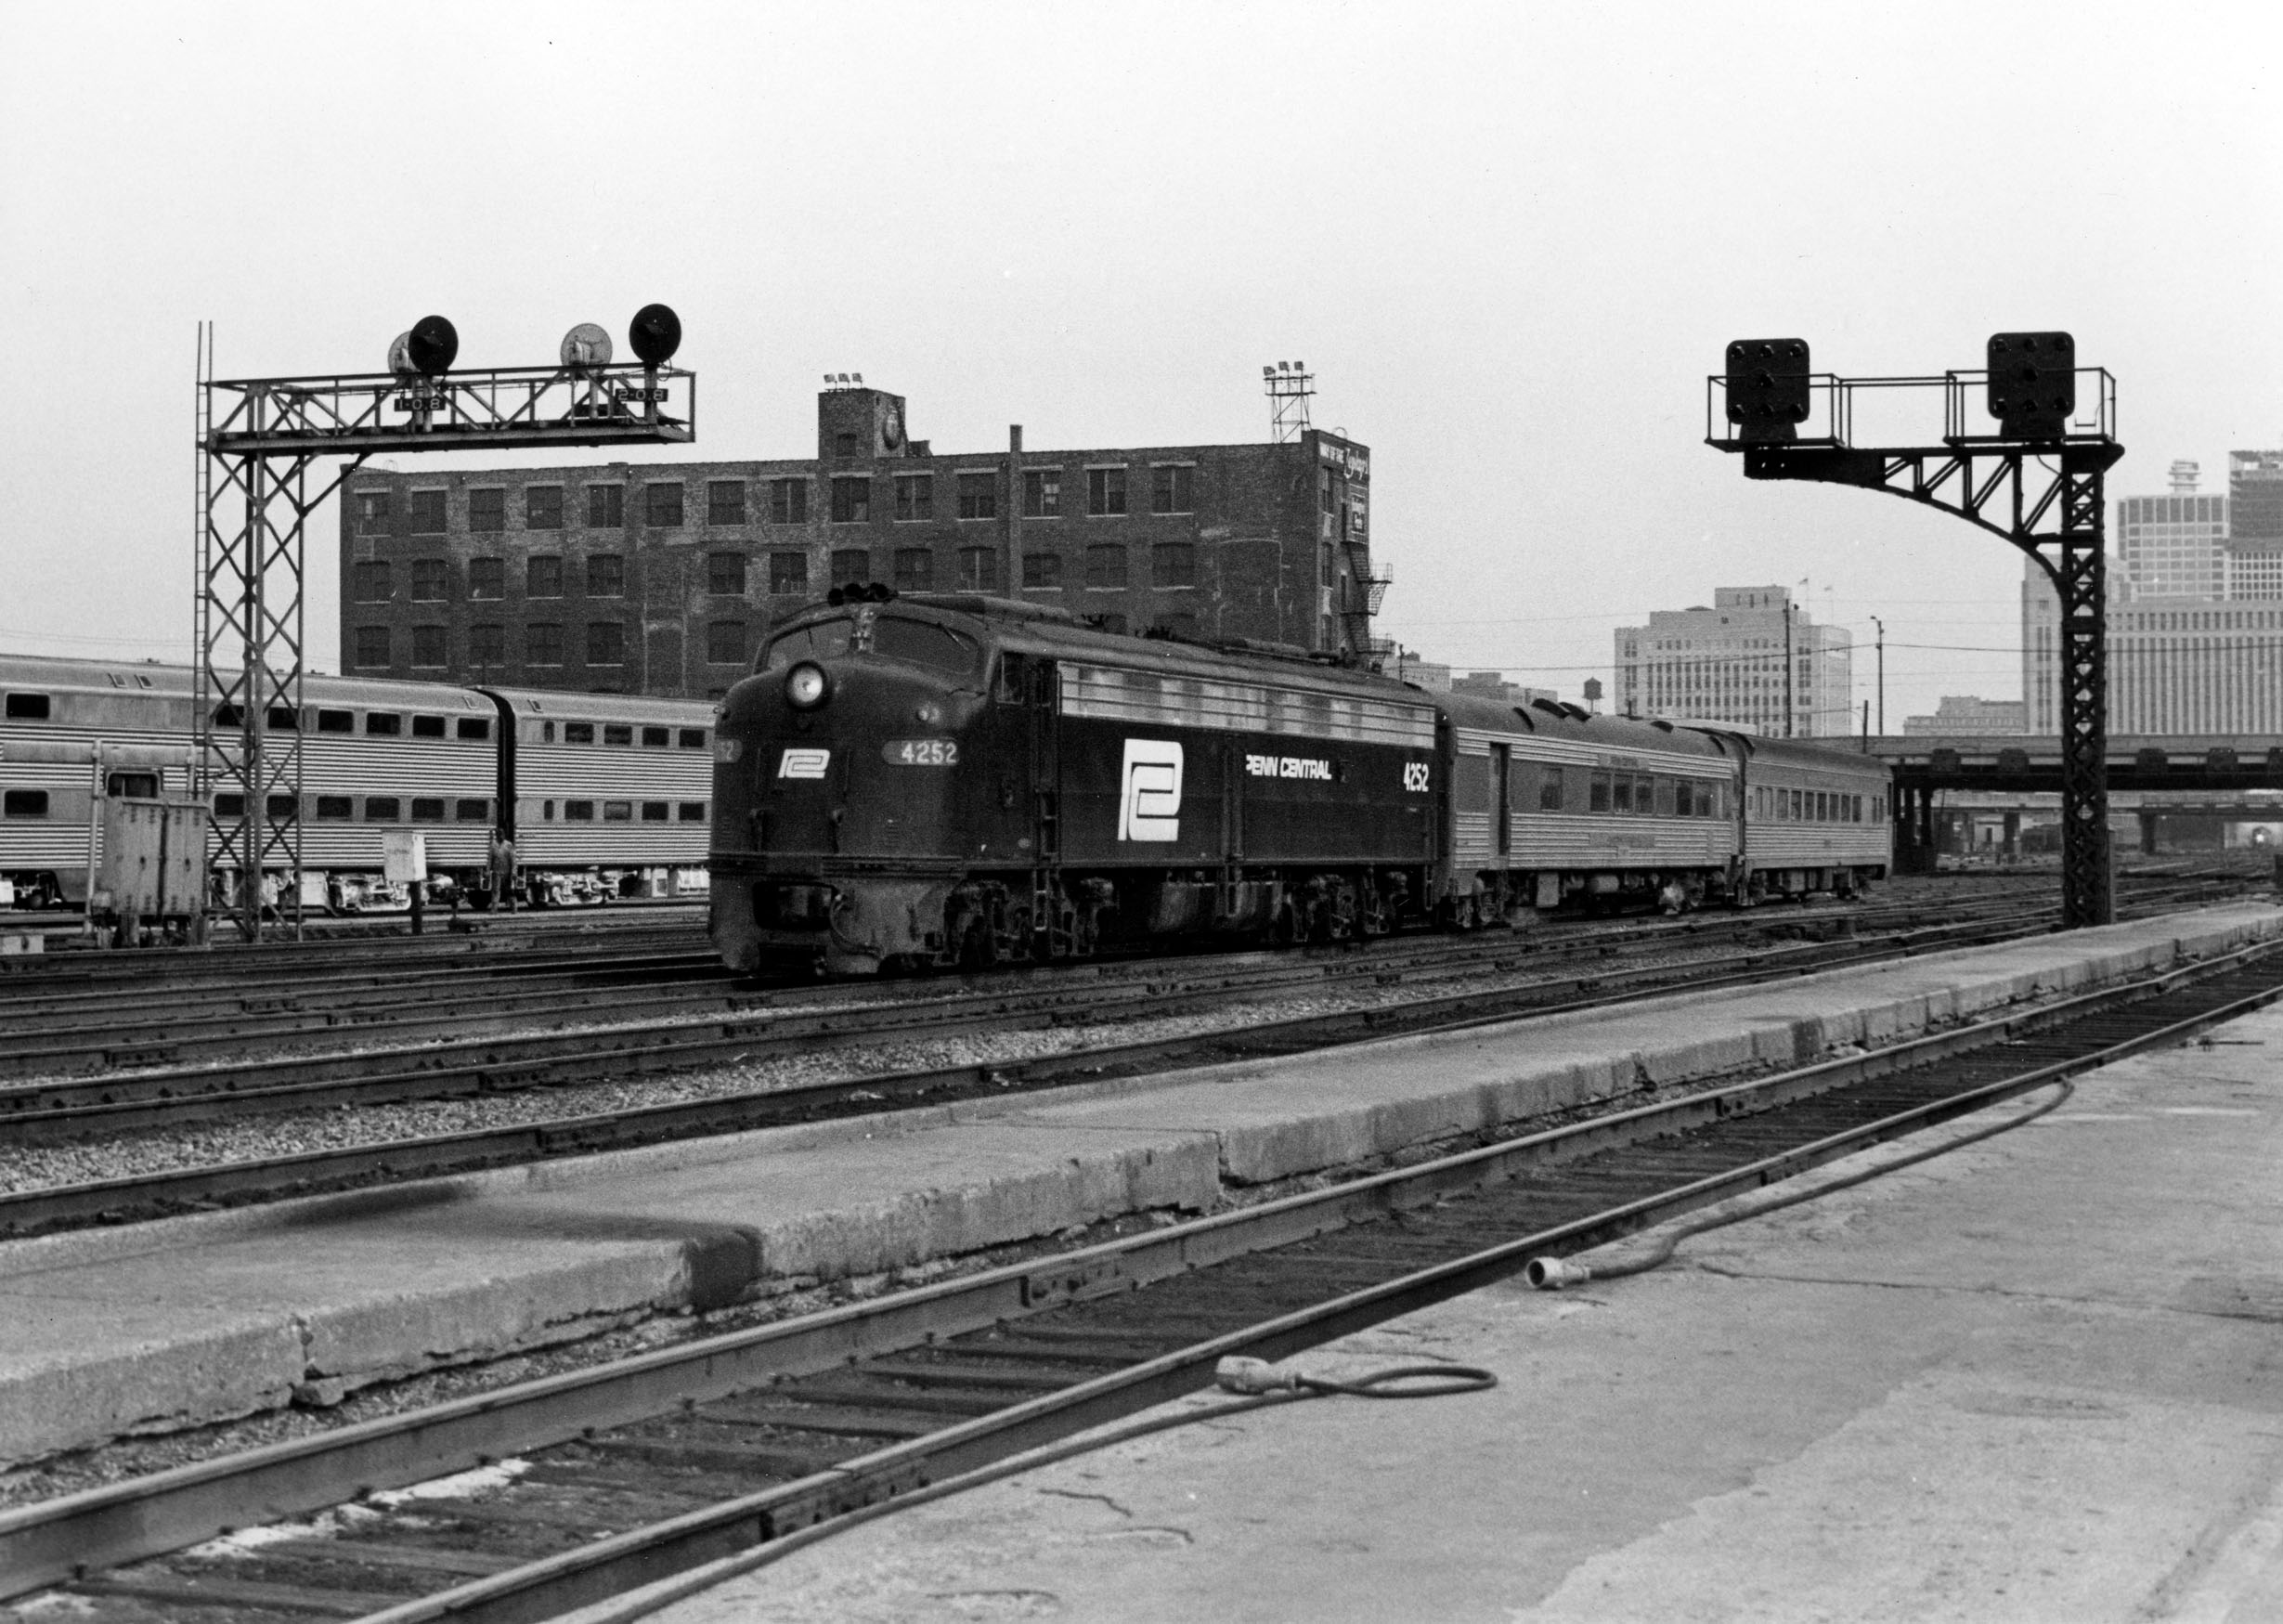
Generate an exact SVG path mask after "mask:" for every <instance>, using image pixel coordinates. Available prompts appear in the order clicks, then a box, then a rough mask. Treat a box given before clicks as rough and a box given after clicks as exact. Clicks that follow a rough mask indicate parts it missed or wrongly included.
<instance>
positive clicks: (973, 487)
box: [959, 473, 999, 519]
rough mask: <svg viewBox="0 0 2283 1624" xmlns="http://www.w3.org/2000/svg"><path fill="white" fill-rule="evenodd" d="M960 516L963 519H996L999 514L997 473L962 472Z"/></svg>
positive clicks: (960, 477)
mask: <svg viewBox="0 0 2283 1624" xmlns="http://www.w3.org/2000/svg"><path fill="white" fill-rule="evenodd" d="M959 516H960V517H961V518H963V519H995V518H997V517H998V516H999V476H998V475H997V474H990V473H983V474H961V475H960V476H959Z"/></svg>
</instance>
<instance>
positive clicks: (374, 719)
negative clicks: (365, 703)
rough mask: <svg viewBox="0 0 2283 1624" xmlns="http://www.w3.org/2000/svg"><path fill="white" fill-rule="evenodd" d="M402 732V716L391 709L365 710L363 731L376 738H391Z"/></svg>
mask: <svg viewBox="0 0 2283 1624" xmlns="http://www.w3.org/2000/svg"><path fill="white" fill-rule="evenodd" d="M402 732H404V718H403V717H401V716H399V715H397V714H396V712H395V711H393V710H368V711H366V712H365V733H366V734H367V736H369V737H371V738H376V739H393V738H395V737H396V735H397V734H401V733H402Z"/></svg>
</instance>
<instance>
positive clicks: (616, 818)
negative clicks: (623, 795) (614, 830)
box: [603, 800, 634, 824]
mask: <svg viewBox="0 0 2283 1624" xmlns="http://www.w3.org/2000/svg"><path fill="white" fill-rule="evenodd" d="M633 821H634V803H633V802H632V801H630V800H606V801H604V802H603V822H604V823H606V824H630V823H632V822H633Z"/></svg>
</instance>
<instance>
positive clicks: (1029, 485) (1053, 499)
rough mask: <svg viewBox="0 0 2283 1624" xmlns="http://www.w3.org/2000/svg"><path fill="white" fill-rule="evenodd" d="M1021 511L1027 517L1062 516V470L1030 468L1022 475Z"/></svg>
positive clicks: (1050, 517)
mask: <svg viewBox="0 0 2283 1624" xmlns="http://www.w3.org/2000/svg"><path fill="white" fill-rule="evenodd" d="M1022 513H1023V517H1025V518H1027V519H1058V518H1060V517H1061V516H1062V470H1061V469H1059V468H1032V469H1030V470H1028V471H1026V472H1025V473H1024V474H1023V476H1022Z"/></svg>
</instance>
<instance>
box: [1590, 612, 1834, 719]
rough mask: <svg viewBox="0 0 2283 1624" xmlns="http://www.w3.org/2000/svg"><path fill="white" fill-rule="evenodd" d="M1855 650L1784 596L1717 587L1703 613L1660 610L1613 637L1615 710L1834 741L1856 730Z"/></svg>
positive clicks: (1618, 631) (1624, 627) (1829, 628)
mask: <svg viewBox="0 0 2283 1624" xmlns="http://www.w3.org/2000/svg"><path fill="white" fill-rule="evenodd" d="M1854 643H1855V640H1854V636H1853V634H1852V633H1851V632H1849V631H1848V630H1847V629H1846V628H1845V627H1843V626H1819V625H1817V624H1816V623H1815V620H1814V618H1813V617H1811V616H1810V614H1809V613H1808V611H1807V610H1806V609H1804V608H1802V607H1800V606H1799V605H1797V604H1794V603H1793V602H1792V594H1791V591H1790V589H1789V588H1786V587H1720V588H1718V589H1716V590H1715V591H1714V592H1713V594H1712V606H1711V607H1710V608H1706V607H1705V606H1704V605H1702V604H1697V605H1695V606H1693V607H1691V608H1687V609H1658V610H1654V611H1652V612H1651V614H1650V616H1649V623H1648V624H1647V625H1646V626H1621V627H1619V628H1618V629H1617V632H1616V672H1615V676H1616V689H1615V704H1616V708H1617V710H1618V711H1619V712H1621V713H1623V714H1625V715H1628V716H1646V717H1660V718H1665V719H1667V720H1671V721H1682V720H1686V721H1722V722H1728V723H1731V724H1732V725H1735V726H1738V727H1745V728H1750V729H1753V730H1755V731H1757V732H1758V733H1762V734H1769V735H1771V736H1772V737H1778V738H1784V737H1796V738H1837V737H1841V736H1844V735H1846V734H1849V733H1851V732H1853V731H1854V730H1853V728H1852V727H1851V725H1850V723H1851V721H1852V716H1851V711H1852V708H1853V703H1854V689H1855V682H1854V663H1853V656H1854ZM1787 654H1788V655H1789V656H1790V670H1789V674H1788V677H1787V675H1786V669H1785V665H1786V662H1785V656H1786V655H1787Z"/></svg>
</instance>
